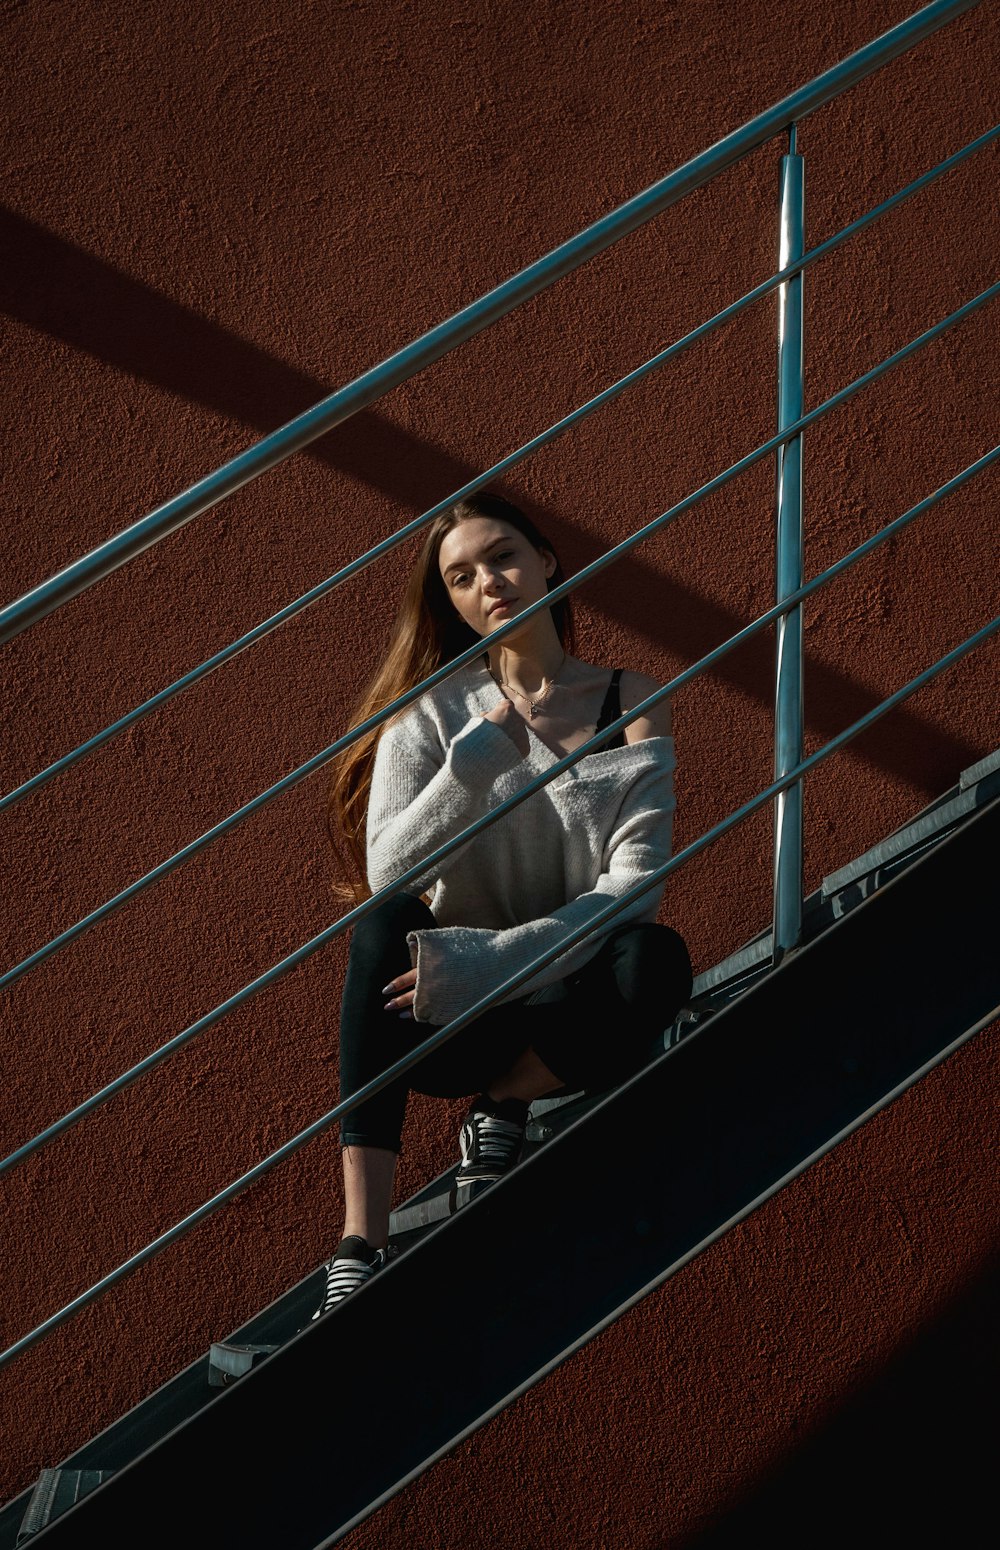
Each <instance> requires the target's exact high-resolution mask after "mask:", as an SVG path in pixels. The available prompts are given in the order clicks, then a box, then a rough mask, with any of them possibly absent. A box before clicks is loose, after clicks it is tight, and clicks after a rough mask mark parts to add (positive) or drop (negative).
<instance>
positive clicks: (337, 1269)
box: [312, 1249, 386, 1323]
mask: <svg viewBox="0 0 1000 1550" xmlns="http://www.w3.org/2000/svg"><path fill="white" fill-rule="evenodd" d="M385 1259H386V1256H385V1253H384V1251H383V1250H382V1249H380V1250H379V1251H378V1258H377V1259H376V1260H375V1262H374V1264H371V1265H369V1264H367V1263H366V1262H365V1260H363V1259H331V1260H330V1262H329V1264H328V1265H327V1267H326V1290H325V1292H324V1293H323V1301H322V1302H321V1304H320V1306H319V1307H318V1308H317V1309H316V1312H315V1313H314V1314H313V1316H312V1323H315V1322H316V1320H317V1319H321V1318H322V1317H323V1315H324V1314H325V1313H329V1311H330V1309H331V1308H333V1307H336V1305H337V1303H338V1302H343V1300H344V1298H345V1297H348V1296H350V1294H351V1292H356V1291H357V1289H358V1287H359V1286H364V1284H365V1282H366V1281H370V1280H371V1278H372V1276H373V1275H374V1274H375V1272H376V1270H379V1269H380V1268H381V1266H382V1265H383V1264H384V1263H385Z"/></svg>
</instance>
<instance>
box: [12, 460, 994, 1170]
mask: <svg viewBox="0 0 1000 1550" xmlns="http://www.w3.org/2000/svg"><path fill="white" fill-rule="evenodd" d="M998 458H1000V446H997V447H995V448H994V449H993V451H992V452H989V453H987V454H986V455H985V456H984V457H982V458H980V459H979V460H978V461H977V462H975V463H972V464H970V465H969V466H968V467H967V468H965V469H963V470H962V471H961V472H960V473H958V474H956V475H955V476H954V477H953V478H952V479H949V480H948V482H947V483H946V484H943V485H941V486H940V488H939V489H937V490H935V491H933V492H932V493H931V494H930V495H927V496H925V497H924V498H923V500H921V501H918V502H917V504H916V505H915V506H912V507H911V508H910V509H909V510H908V511H905V512H903V514H902V515H901V516H899V517H896V518H895V519H894V520H893V521H892V522H890V523H889V524H888V525H887V526H886V527H884V528H882V529H881V531H880V532H878V533H874V534H873V535H872V536H871V537H870V538H867V539H865V541H864V542H863V543H861V544H859V545H858V546H857V548H855V549H853V550H851V551H850V552H849V553H848V554H846V555H843V556H842V557H841V558H840V559H839V560H837V561H835V562H834V564H833V565H831V566H829V567H828V568H827V569H826V570H825V571H822V572H820V573H819V574H818V575H817V576H815V577H813V579H812V580H811V581H808V582H806V583H804V585H803V586H801V587H799V588H797V590H796V591H795V592H793V593H790V594H789V596H788V597H787V598H784V599H782V601H781V602H779V603H776V604H774V606H773V607H771V608H769V609H768V610H767V612H766V613H764V614H761V615H760V617H759V618H758V619H755V620H753V621H752V622H751V623H750V624H747V625H744V626H743V628H742V629H741V630H739V631H737V633H736V634H735V635H733V636H730V638H729V639H728V640H726V641H723V642H722V643H721V644H720V645H718V646H716V647H714V648H713V650H712V651H710V652H709V653H708V654H707V655H706V656H704V657H702V658H701V659H700V660H699V661H698V662H695V663H693V664H692V665H691V666H690V667H687V668H685V669H684V670H683V671H682V672H681V673H679V674H678V675H677V676H676V677H675V678H672V679H671V680H670V681H669V683H667V684H665V685H663V686H662V687H661V688H659V689H656V690H655V691H654V692H653V693H652V694H650V695H648V696H647V697H646V698H645V699H644V700H642V701H641V702H640V703H639V704H638V705H636V706H635V707H634V708H633V709H632V710H630V711H628V712H627V713H625V714H624V715H622V716H619V717H618V719H617V720H616V721H613V722H611V723H610V725H608V726H607V727H605V728H603V730H602V731H601V732H599V733H597V734H596V735H595V736H594V737H592V738H590V739H589V741H588V742H586V743H582V744H581V745H580V747H579V748H575V749H574V750H573V751H572V752H571V753H568V754H566V755H565V756H564V758H562V759H560V760H559V761H558V762H557V763H556V764H555V765H553V766H552V767H551V769H549V770H546V771H545V772H544V773H543V774H541V775H538V776H536V777H535V779H534V780H533V781H530V782H529V783H528V784H527V785H526V786H525V787H524V788H523V789H522V790H521V791H518V792H516V793H515V794H514V795H513V796H511V797H508V798H507V800H506V801H505V802H503V803H501V804H500V805H499V806H498V807H496V808H494V809H493V810H492V811H491V812H489V813H487V814H485V815H484V816H483V817H482V818H478V819H476V821H475V822H474V823H473V824H470V825H469V827H468V828H466V829H463V831H462V833H461V834H459V835H456V836H455V837H454V838H452V839H451V840H448V841H446V842H445V844H443V845H441V846H439V847H438V849H437V850H436V851H432V852H431V853H430V854H429V855H428V856H426V857H424V858H422V859H421V860H420V861H419V862H417V863H415V865H413V866H412V867H410V868H409V869H408V871H406V872H404V873H402V874H401V876H400V877H398V878H396V879H395V880H394V881H393V882H392V883H390V884H388V885H387V886H386V887H384V888H382V889H381V890H380V891H379V892H378V893H374V894H372V895H371V897H370V898H368V899H366V900H364V901H363V902H362V903H361V904H359V905H357V906H355V908H353V909H352V910H349V911H348V912H347V913H346V914H345V915H343V916H341V917H340V918H339V919H338V920H336V921H334V923H333V924H332V925H331V926H327V927H326V928H325V929H324V930H323V931H321V932H320V933H319V934H318V935H317V936H315V937H313V938H311V940H310V941H308V942H306V943H303V945H302V946H301V947H298V948H296V949H295V951H294V952H292V953H290V954H289V955H288V956H287V957H286V958H283V959H282V960H281V961H280V962H279V963H277V964H274V965H273V966H272V967H271V968H270V969H268V970H266V971H265V973H264V974H262V975H260V976H259V977H258V978H257V979H255V980H253V981H252V982H251V983H250V984H249V985H245V986H244V987H243V989H242V990H239V991H237V992H236V993H235V994H234V995H232V996H230V997H229V998H228V1000H226V1001H224V1002H221V1003H220V1004H219V1006H217V1007H214V1008H213V1009H212V1011H210V1012H207V1013H206V1014H205V1016H204V1017H201V1018H199V1019H198V1021H197V1022H195V1023H192V1024H191V1025H190V1027H188V1028H185V1029H183V1030H182V1031H181V1032H180V1033H178V1034H175V1035H174V1037H173V1038H172V1039H170V1040H168V1042H167V1043H166V1044H163V1045H161V1046H160V1048H159V1049H157V1050H154V1051H153V1052H152V1053H151V1054H149V1055H147V1056H146V1057H145V1058H144V1059H143V1060H141V1061H140V1062H139V1063H138V1064H137V1065H135V1066H132V1067H131V1068H130V1069H129V1070H128V1071H126V1072H124V1073H123V1074H122V1075H121V1076H119V1077H116V1078H115V1080H114V1081H113V1082H110V1083H108V1085H107V1086H106V1087H103V1088H101V1090H100V1091H99V1092H97V1093H94V1094H93V1095H92V1096H91V1097H90V1098H88V1099H86V1100H85V1101H84V1102H83V1103H81V1104H79V1105H78V1106H77V1107H76V1108H75V1109H72V1110H70V1111H69V1112H68V1113H67V1114H64V1115H63V1116H62V1117H61V1118H60V1119H58V1120H56V1121H54V1122H53V1124H51V1125H50V1126H48V1128H47V1129H45V1130H43V1131H41V1132H40V1133H39V1134H38V1135H36V1136H34V1137H33V1138H32V1139H31V1140H29V1141H26V1142H25V1143H24V1144H23V1146H21V1147H19V1148H18V1149H17V1150H16V1151H14V1152H11V1153H10V1155H9V1156H7V1157H5V1158H4V1159H3V1160H2V1161H0V1174H2V1173H5V1172H6V1171H7V1170H8V1169H9V1168H12V1167H14V1166H15V1165H16V1164H17V1163H20V1162H23V1161H24V1160H25V1159H26V1158H28V1157H30V1156H31V1155H32V1153H33V1152H36V1151H38V1150H39V1149H40V1148H41V1147H43V1146H45V1145H47V1143H48V1142H49V1141H53V1140H55V1138H56V1136H59V1135H62V1133H63V1132H64V1131H66V1130H69V1129H70V1128H71V1127H72V1126H73V1125H76V1124H77V1123H78V1122H79V1121H80V1120H81V1119H83V1118H85V1116H86V1115H87V1114H90V1113H92V1112H93V1111H94V1110H95V1109H97V1108H99V1107H100V1106H101V1105H102V1104H104V1103H106V1102H107V1101H108V1100H109V1099H110V1098H112V1097H114V1096H115V1094H116V1093H119V1092H122V1091H124V1089H125V1088H126V1087H128V1086H129V1085H131V1083H132V1082H134V1081H136V1080H137V1079H138V1078H139V1077H140V1076H143V1075H144V1074H145V1073H146V1072H147V1071H151V1070H152V1069H153V1067H154V1066H156V1065H159V1063H160V1062H161V1061H162V1060H165V1059H166V1058H167V1056H168V1055H171V1054H173V1053H174V1051H175V1050H178V1049H180V1048H181V1046H182V1045H184V1044H186V1043H188V1042H189V1040H191V1039H193V1038H194V1037H195V1036H196V1035H197V1034H199V1033H203V1032H205V1030H206V1029H207V1028H210V1027H212V1026H213V1024H214V1023H216V1022H219V1021H221V1019H222V1018H223V1017H225V1016H228V1014H229V1013H230V1012H232V1011H235V1010H236V1009H237V1007H240V1006H242V1005H243V1004H244V1003H245V1002H247V1001H249V1000H251V999H252V997H254V996H255V995H258V994H259V993H260V991H262V990H264V989H266V988H267V987H268V986H269V985H272V984H274V983H275V982H276V981H277V980H279V979H281V978H283V977H284V975H286V974H288V973H290V972H291V971H292V969H294V968H297V967H298V965H299V964H300V963H303V962H304V961H305V960H306V959H307V958H309V957H311V956H312V954H313V953H315V952H318V951H319V950H320V948H322V947H325V946H326V945H327V944H328V943H329V942H331V941H332V940H333V939H334V937H336V936H339V935H340V934H341V933H342V932H344V931H346V930H347V929H348V927H349V926H353V925H355V924H356V923H357V922H358V921H359V920H361V919H363V918H364V916H365V915H367V914H370V913H371V911H372V910H373V909H375V908H376V907H377V906H378V905H379V904H381V903H382V902H383V901H384V900H385V899H387V898H390V897H392V895H393V894H396V893H398V892H399V891H400V890H401V889H402V888H405V887H406V885H407V884H408V883H409V882H412V881H414V880H415V879H416V878H417V877H419V876H420V875H421V874H422V873H424V872H426V871H427V870H428V868H432V867H435V866H437V864H438V863H439V862H440V861H443V860H445V859H446V857H448V856H449V855H451V853H452V852H453V851H455V850H457V849H458V848H459V846H461V845H464V844H466V843H467V841H468V840H470V839H473V838H474V837H475V836H476V835H477V834H478V833H479V832H480V831H481V830H483V829H485V828H488V827H489V825H490V824H492V823H496V822H498V821H499V819H501V818H503V817H505V816H506V815H507V814H508V813H509V812H512V811H513V809H514V808H515V807H518V806H519V805H520V804H521V803H522V802H524V801H527V799H528V797H530V796H533V795H534V794H535V792H536V791H539V790H541V788H542V787H543V786H546V785H548V783H549V782H550V781H552V780H555V779H557V778H558V777H559V776H560V775H562V774H564V773H565V771H566V770H568V769H571V768H572V766H573V765H575V764H578V763H579V762H580V760H581V759H583V758H586V756H587V755H588V754H590V753H593V752H594V751H595V750H596V749H597V748H599V747H600V746H601V745H602V744H603V743H605V742H607V741H608V740H609V739H610V738H613V737H616V736H617V735H618V733H619V732H620V731H624V730H625V728H626V727H627V726H629V725H630V724H631V723H632V722H633V721H635V720H636V719H637V718H638V717H640V716H644V715H647V714H648V713H649V711H650V710H652V709H653V707H654V706H655V705H658V704H659V703H660V701H661V700H663V699H666V698H667V697H668V696H670V695H674V694H676V693H678V692H679V691H680V690H681V689H683V688H686V687H687V685H688V684H689V683H691V682H693V681H694V679H695V678H697V677H698V676H699V675H700V674H701V673H703V672H706V671H708V669H709V668H711V667H713V666H714V665H715V663H716V662H719V661H721V660H722V658H723V657H724V656H726V655H727V654H728V653H729V652H731V651H734V650H736V649H737V648H738V647H739V646H742V645H744V644H745V643H746V642H747V641H748V640H750V639H752V637H753V636H755V635H757V634H759V633H760V631H761V630H764V629H766V628H767V627H768V626H769V625H770V624H773V623H774V622H775V620H776V619H778V618H780V617H781V615H782V614H783V613H786V612H787V611H788V610H789V609H791V608H794V607H797V606H798V605H799V604H800V603H801V602H803V601H804V600H805V599H806V598H807V597H810V596H811V595H812V594H813V593H814V592H817V591H819V590H820V588H821V587H824V586H826V585H827V583H828V582H830V581H832V580H833V579H834V578H835V577H836V576H839V575H840V574H841V573H842V572H843V571H845V570H847V569H848V568H849V566H851V565H853V564H855V563H856V562H857V561H858V560H860V559H862V558H863V557H864V556H865V555H867V554H870V553H871V552H872V551H873V550H874V549H876V548H877V547H878V546H879V545H881V544H883V543H885V542H886V540H887V539H889V538H892V537H895V536H896V535H897V534H898V533H899V532H901V531H902V529H903V528H904V527H905V526H906V525H907V524H908V523H910V522H912V521H913V520H914V519H915V518H916V517H918V516H921V515H922V514H923V513H924V512H925V511H928V510H930V508H931V507H932V506H935V505H937V504H938V502H940V501H942V500H944V499H945V498H946V497H947V496H949V495H952V494H954V493H955V491H956V490H958V489H960V488H961V487H962V485H964V484H966V483H967V482H968V481H969V480H970V479H973V478H974V477H975V476H976V475H977V474H979V473H982V472H983V471H984V469H986V468H988V467H989V466H990V465H991V464H992V463H995V462H996V461H997V459H998Z"/></svg>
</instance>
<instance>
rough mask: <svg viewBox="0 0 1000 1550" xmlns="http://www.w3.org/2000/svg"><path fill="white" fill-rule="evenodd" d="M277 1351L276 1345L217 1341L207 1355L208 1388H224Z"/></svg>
mask: <svg viewBox="0 0 1000 1550" xmlns="http://www.w3.org/2000/svg"><path fill="white" fill-rule="evenodd" d="M277 1349H278V1347H277V1346H276V1345H240V1344H238V1343H237V1342H236V1341H235V1340H217V1341H216V1342H215V1343H214V1344H213V1346H212V1348H211V1350H210V1351H209V1353H208V1385H209V1388H213V1389H223V1388H225V1387H226V1385H227V1384H229V1383H232V1382H233V1381H234V1379H236V1378H242V1377H243V1375H244V1373H247V1372H249V1371H250V1369H251V1368H252V1367H256V1366H257V1365H258V1363H259V1362H262V1361H264V1360H265V1359H266V1358H267V1357H269V1356H271V1355H273V1353H274V1352H275V1351H277Z"/></svg>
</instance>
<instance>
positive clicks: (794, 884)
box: [772, 124, 805, 963]
mask: <svg viewBox="0 0 1000 1550" xmlns="http://www.w3.org/2000/svg"><path fill="white" fill-rule="evenodd" d="M780 220H781V236H780V252H779V256H778V263H779V266H780V267H784V266H785V265H786V264H790V263H793V262H794V260H795V259H797V258H801V257H802V254H803V252H804V251H805V167H804V164H803V161H802V157H801V156H799V155H797V154H796V150H795V125H794V124H793V125H792V126H791V129H790V131H789V141H788V155H787V156H783V157H782V159H781V208H780ZM802 318H803V308H802V275H801V274H797V275H795V276H794V277H793V278H792V279H790V280H786V282H785V284H784V285H782V286H781V287H780V288H779V291H778V429H779V430H783V429H784V427H785V426H786V425H791V424H792V422H793V421H795V420H797V419H799V418H800V417H801V415H802V414H803V412H804V403H803V400H804V396H805V395H804V389H803V345H802V331H803V330H802ZM776 473H777V477H776V490H775V586H776V601H777V602H781V601H782V600H783V599H784V598H786V597H787V596H788V595H789V593H791V592H794V591H795V589H796V587H800V586H801V585H802V578H803V560H802V550H803V534H802V438H801V436H793V437H792V439H791V441H788V442H786V443H785V445H784V446H783V447H779V448H778V452H777V471H776ZM776 631H777V636H776V652H775V681H774V773H775V778H776V779H779V778H780V777H781V776H782V775H786V774H787V773H788V771H789V770H791V769H794V767H795V765H796V764H799V763H801V761H802V757H803V736H802V608H801V605H799V607H797V608H793V609H792V610H791V611H790V612H789V613H787V614H785V615H784V616H783V617H782V618H781V619H780V620H779V621H778V624H777V626H776ZM802 879H803V869H802V782H801V781H799V782H797V783H796V784H795V785H794V786H789V788H788V790H787V791H785V792H784V793H783V794H782V795H781V796H779V797H778V798H777V799H776V801H775V807H774V925H773V937H772V955H773V959H774V962H775V963H778V962H780V960H781V958H782V957H783V956H784V954H785V953H786V952H788V951H789V950H790V949H791V948H794V947H796V946H797V945H798V943H799V940H800V938H801V935H802V886H803V882H802Z"/></svg>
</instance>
